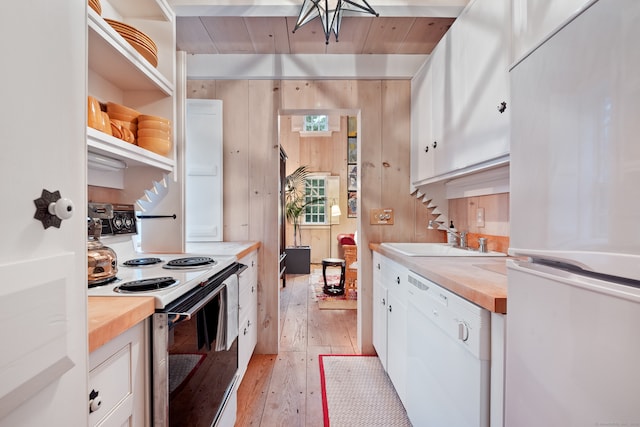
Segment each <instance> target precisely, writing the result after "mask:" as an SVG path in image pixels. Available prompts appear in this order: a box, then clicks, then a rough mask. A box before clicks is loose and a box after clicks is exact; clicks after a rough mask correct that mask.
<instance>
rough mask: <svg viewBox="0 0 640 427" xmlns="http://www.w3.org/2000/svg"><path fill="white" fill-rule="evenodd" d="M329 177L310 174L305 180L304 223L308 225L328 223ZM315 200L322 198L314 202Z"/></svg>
mask: <svg viewBox="0 0 640 427" xmlns="http://www.w3.org/2000/svg"><path fill="white" fill-rule="evenodd" d="M326 178H327V177H326V176H313V175H312V176H309V177H307V179H306V181H305V186H304V190H305V191H304V193H305V196H304V197H305V203H309V204H308V205H307V206H306V207H305V211H304V215H303V217H302V223H303V224H306V225H313V224H328V221H327V219H328V216H327V179H326ZM314 200H320V201H318V202H317V203H313V201H314Z"/></svg>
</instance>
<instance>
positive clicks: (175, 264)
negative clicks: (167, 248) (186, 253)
mask: <svg viewBox="0 0 640 427" xmlns="http://www.w3.org/2000/svg"><path fill="white" fill-rule="evenodd" d="M214 263H215V261H214V260H213V258H209V257H187V258H176V259H172V260H171V261H169V262H167V263H166V264H165V265H164V266H163V267H165V268H188V267H202V266H207V265H212V264H214Z"/></svg>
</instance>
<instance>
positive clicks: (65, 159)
mask: <svg viewBox="0 0 640 427" xmlns="http://www.w3.org/2000/svg"><path fill="white" fill-rule="evenodd" d="M86 8H87V2H86V1H81V0H68V1H63V2H51V1H48V0H34V1H29V2H21V1H20V2H11V1H9V2H2V6H1V7H0V9H1V10H2V12H1V13H0V40H2V41H1V42H0V44H1V45H2V52H3V56H4V57H5V58H6V59H5V61H4V63H5V66H3V67H0V93H1V94H2V101H3V102H2V105H1V106H0V128H1V129H2V130H1V131H0V134H1V135H2V136H1V137H0V139H1V140H2V143H1V144H2V155H1V156H0V194H2V198H3V200H2V207H3V209H2V210H0V223H2V224H5V227H4V228H3V232H2V243H1V244H0V301H1V302H0V323H1V325H2V326H0V341H1V344H0V345H2V351H1V353H2V355H1V356H0V426H3V427H4V426H11V427H13V426H53V425H55V426H82V425H85V424H86V418H87V414H88V410H87V408H86V405H84V404H79V403H80V402H85V399H86V394H85V393H86V386H85V385H86V381H87V361H86V359H87V356H86V354H87V308H86V307H87V302H86V288H87V282H86V280H87V267H86V265H87V264H86V262H87V258H86V235H87V226H86V218H85V216H84V212H85V210H86V203H87V197H86V192H87V189H86V179H85V175H86V171H85V168H86V166H84V165H85V164H86V151H85V150H83V149H82V147H84V140H85V134H86V125H85V121H86V105H87V99H86V90H85V84H86V56H85V52H86V49H87V42H86V38H85V37H84V31H83V28H84V26H85V25H86ZM27 29H28V30H27ZM9 64H10V65H9ZM36 111H38V113H36ZM40 112H42V113H40ZM43 186H44V188H46V189H47V190H49V191H50V192H55V191H60V195H61V196H62V197H65V198H69V199H71V200H72V201H73V203H74V205H75V214H74V215H73V216H72V217H71V218H69V219H66V220H64V221H62V224H61V225H60V228H55V227H49V228H47V229H45V228H44V227H43V225H42V223H40V222H39V221H38V220H36V219H34V213H35V211H36V206H35V204H34V200H35V199H37V198H39V197H40V195H41V194H42V190H43ZM64 365H66V366H64Z"/></svg>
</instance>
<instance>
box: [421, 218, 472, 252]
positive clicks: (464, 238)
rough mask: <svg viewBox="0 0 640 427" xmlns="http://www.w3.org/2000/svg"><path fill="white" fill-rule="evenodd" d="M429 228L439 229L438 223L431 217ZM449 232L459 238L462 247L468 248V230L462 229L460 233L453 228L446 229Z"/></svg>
mask: <svg viewBox="0 0 640 427" xmlns="http://www.w3.org/2000/svg"><path fill="white" fill-rule="evenodd" d="M427 228H428V229H429V230H437V229H438V223H437V222H435V221H434V220H432V219H430V220H429V223H428V224H427ZM445 231H446V232H447V233H449V234H451V235H452V236H454V237H455V238H456V239H458V242H459V243H460V244H459V245H458V246H460V247H461V248H466V247H467V232H466V231H461V232H460V233H459V234H458V233H456V232H455V231H451V230H445Z"/></svg>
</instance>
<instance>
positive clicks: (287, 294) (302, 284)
mask: <svg viewBox="0 0 640 427" xmlns="http://www.w3.org/2000/svg"><path fill="white" fill-rule="evenodd" d="M312 268H313V266H312ZM280 322H281V328H280V330H281V335H280V353H279V354H277V355H254V356H253V357H252V358H251V361H250V362H249V367H248V368H247V373H246V374H245V376H244V379H243V381H242V384H241V385H240V388H239V389H238V416H237V421H236V426H237V427H242V426H262V427H279V426H286V427H303V426H304V427H316V426H318V427H321V426H323V415H322V394H321V388H320V369H319V365H318V355H320V354H355V353H356V352H357V339H356V330H357V325H356V322H357V320H356V310H320V309H319V308H318V304H317V303H316V302H315V301H314V299H313V291H312V290H311V288H310V286H309V276H308V275H306V274H305V275H300V274H298V275H287V286H286V287H285V288H282V289H281V290H280Z"/></svg>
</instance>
